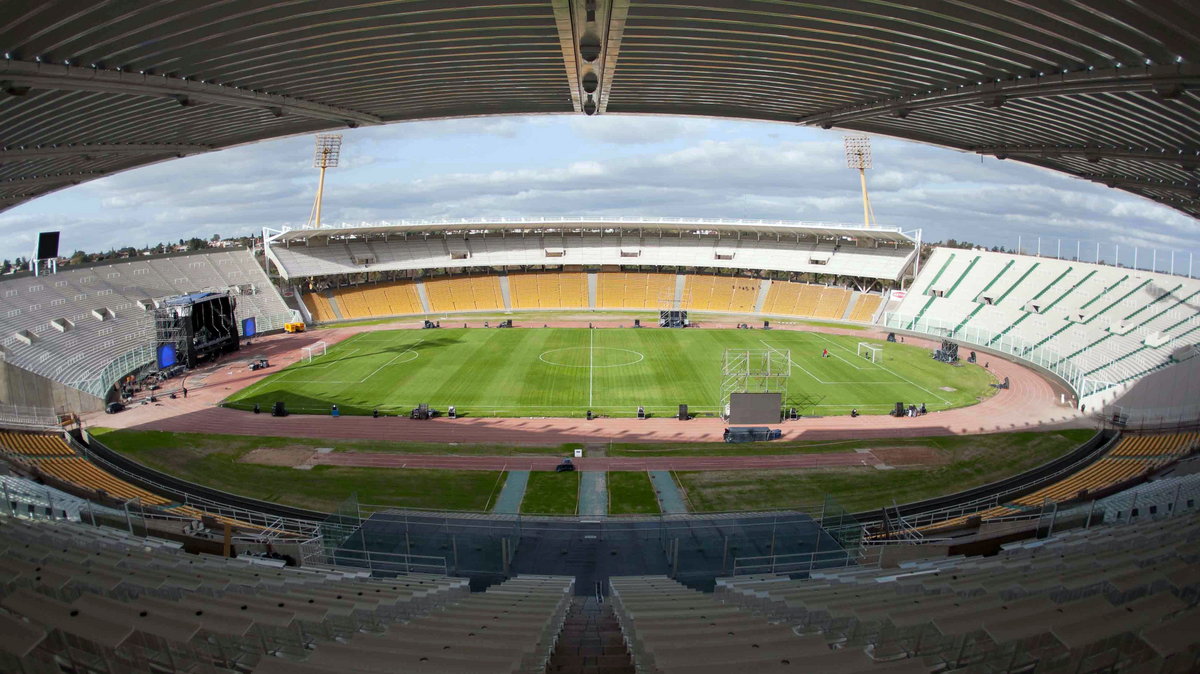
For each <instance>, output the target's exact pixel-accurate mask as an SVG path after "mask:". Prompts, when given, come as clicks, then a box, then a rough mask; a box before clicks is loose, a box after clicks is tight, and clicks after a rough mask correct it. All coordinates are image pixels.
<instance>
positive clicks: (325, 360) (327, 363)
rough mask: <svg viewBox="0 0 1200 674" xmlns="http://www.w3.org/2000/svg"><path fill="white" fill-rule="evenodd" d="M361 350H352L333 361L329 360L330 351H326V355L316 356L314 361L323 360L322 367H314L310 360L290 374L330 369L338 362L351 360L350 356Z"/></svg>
mask: <svg viewBox="0 0 1200 674" xmlns="http://www.w3.org/2000/svg"><path fill="white" fill-rule="evenodd" d="M360 350H361V349H350V350H349V351H347V352H346V353H344V354H342V355H340V356H338V357H337V358H335V359H333V360H329V351H326V352H325V355H323V356H316V357H314V358H313V360H317V359H321V364H320V365H313V363H312V360H310V361H308V362H307V363H305V364H303V365H301V366H300V367H298V368H296V369H294V370H288V372H304V371H306V370H324V369H325V368H328V367H329V366H330V365H336V364H337V362H338V361H339V360H341V359H343V358H349V357H350V356H352V355H354V354H356V353H358V352H359V351H360Z"/></svg>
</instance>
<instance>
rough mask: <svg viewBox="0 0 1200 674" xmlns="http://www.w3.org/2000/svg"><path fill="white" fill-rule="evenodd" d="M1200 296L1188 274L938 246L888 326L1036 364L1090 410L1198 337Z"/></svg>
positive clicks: (1167, 362) (1199, 287) (1198, 286)
mask: <svg viewBox="0 0 1200 674" xmlns="http://www.w3.org/2000/svg"><path fill="white" fill-rule="evenodd" d="M1197 297H1200V282H1197V281H1196V280H1195V279H1191V278H1184V277H1181V276H1173V275H1170V274H1163V273H1156V272H1147V271H1142V270H1136V269H1129V268H1125V267H1112V266H1107V265H1099V264H1088V263H1082V262H1077V261H1070V260H1057V259H1048V258H1035V257H1030V256H1022V255H1011V254H1007V253H991V252H987V251H982V250H976V251H964V250H958V249H946V248H938V249H935V251H934V254H933V255H932V256H931V257H930V259H929V260H928V262H927V263H926V264H925V265H923V267H922V272H921V274H920V276H919V277H918V278H917V279H916V280H915V281H914V282H913V284H912V288H911V289H910V291H909V293H908V294H907V296H906V297H904V299H903V301H902V302H901V304H900V306H899V307H898V309H897V310H896V311H894V312H893V313H892V315H891V316H889V317H887V320H886V321H885V322H886V323H887V325H888V326H889V327H895V328H901V329H910V330H915V331H919V332H925V333H929V334H932V335H936V336H938V337H951V338H956V339H960V340H963V341H965V342H969V343H972V344H978V345H981V346H987V347H992V348H998V349H1001V350H1003V351H1006V352H1008V353H1012V354H1014V355H1017V356H1020V357H1023V358H1026V359H1029V360H1032V361H1035V362H1037V363H1038V364H1039V365H1041V366H1043V367H1048V368H1049V369H1050V370H1052V371H1054V372H1055V373H1056V374H1059V375H1061V376H1063V377H1064V378H1065V379H1067V380H1068V382H1070V383H1071V384H1072V386H1074V387H1075V388H1076V389H1077V390H1079V391H1081V392H1087V393H1085V394H1084V397H1088V398H1091V400H1087V401H1083V402H1085V404H1086V405H1087V407H1089V408H1092V407H1095V406H1096V405H1097V404H1103V403H1107V402H1108V401H1109V400H1111V399H1112V397H1113V395H1115V394H1116V393H1119V391H1120V390H1121V389H1122V387H1124V386H1125V385H1127V384H1128V383H1130V382H1132V381H1135V380H1137V379H1138V378H1140V377H1142V376H1145V375H1146V374H1149V373H1151V372H1154V371H1156V370H1159V369H1162V368H1164V367H1166V366H1168V365H1170V364H1171V363H1172V362H1174V359H1175V358H1176V356H1177V355H1178V354H1179V353H1181V352H1182V350H1184V349H1186V348H1187V347H1190V346H1192V345H1195V344H1197V343H1200V330H1196V328H1197V327H1200V311H1198V310H1197V309H1196V307H1197V304H1196V302H1195V298H1197Z"/></svg>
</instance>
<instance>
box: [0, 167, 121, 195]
mask: <svg viewBox="0 0 1200 674" xmlns="http://www.w3.org/2000/svg"><path fill="white" fill-rule="evenodd" d="M107 174H108V172H107V171H80V172H79V173H60V174H57V175H48V176H37V177H34V178H17V179H15V180H0V192H10V191H12V188H16V189H17V191H18V192H19V193H20V194H25V193H27V192H29V191H30V190H29V188H37V187H44V186H46V185H65V184H67V183H70V184H72V185H78V184H79V183H81V182H83V181H85V180H93V179H95V178H100V177H103V176H105V175H107Z"/></svg>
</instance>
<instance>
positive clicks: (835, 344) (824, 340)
mask: <svg viewBox="0 0 1200 674" xmlns="http://www.w3.org/2000/svg"><path fill="white" fill-rule="evenodd" d="M817 338H818V339H820V340H821V341H823V342H828V343H829V344H830V345H831V346H833V347H835V348H838V349H842V350H844V351H845V352H846V353H850V349H847V348H846V347H844V346H842V345H840V344H838V343H837V342H835V341H833V340H830V339H826V338H825V337H822V336H820V335H817ZM829 355H831V356H833V357H834V358H837V359H838V360H840V361H842V362H843V363H845V364H847V365H849V366H850V367H852V368H854V369H855V370H874V369H877V368H878V367H879V365H878V364H873V365H872V367H859V366H858V365H855V364H854V363H851V362H850V361H848V360H846V359H845V358H842V357H841V356H839V355H837V354H836V353H834V352H833V350H832V349H830V350H829ZM855 357H857V354H856V355H855Z"/></svg>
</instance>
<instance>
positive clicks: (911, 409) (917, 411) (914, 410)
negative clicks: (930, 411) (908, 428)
mask: <svg viewBox="0 0 1200 674" xmlns="http://www.w3.org/2000/svg"><path fill="white" fill-rule="evenodd" d="M925 411H926V410H925V403H921V406H920V407H919V408H918V407H917V406H916V405H909V406H908V409H907V410H905V411H904V415H905V416H909V417H917V416H921V415H922V414H925Z"/></svg>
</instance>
